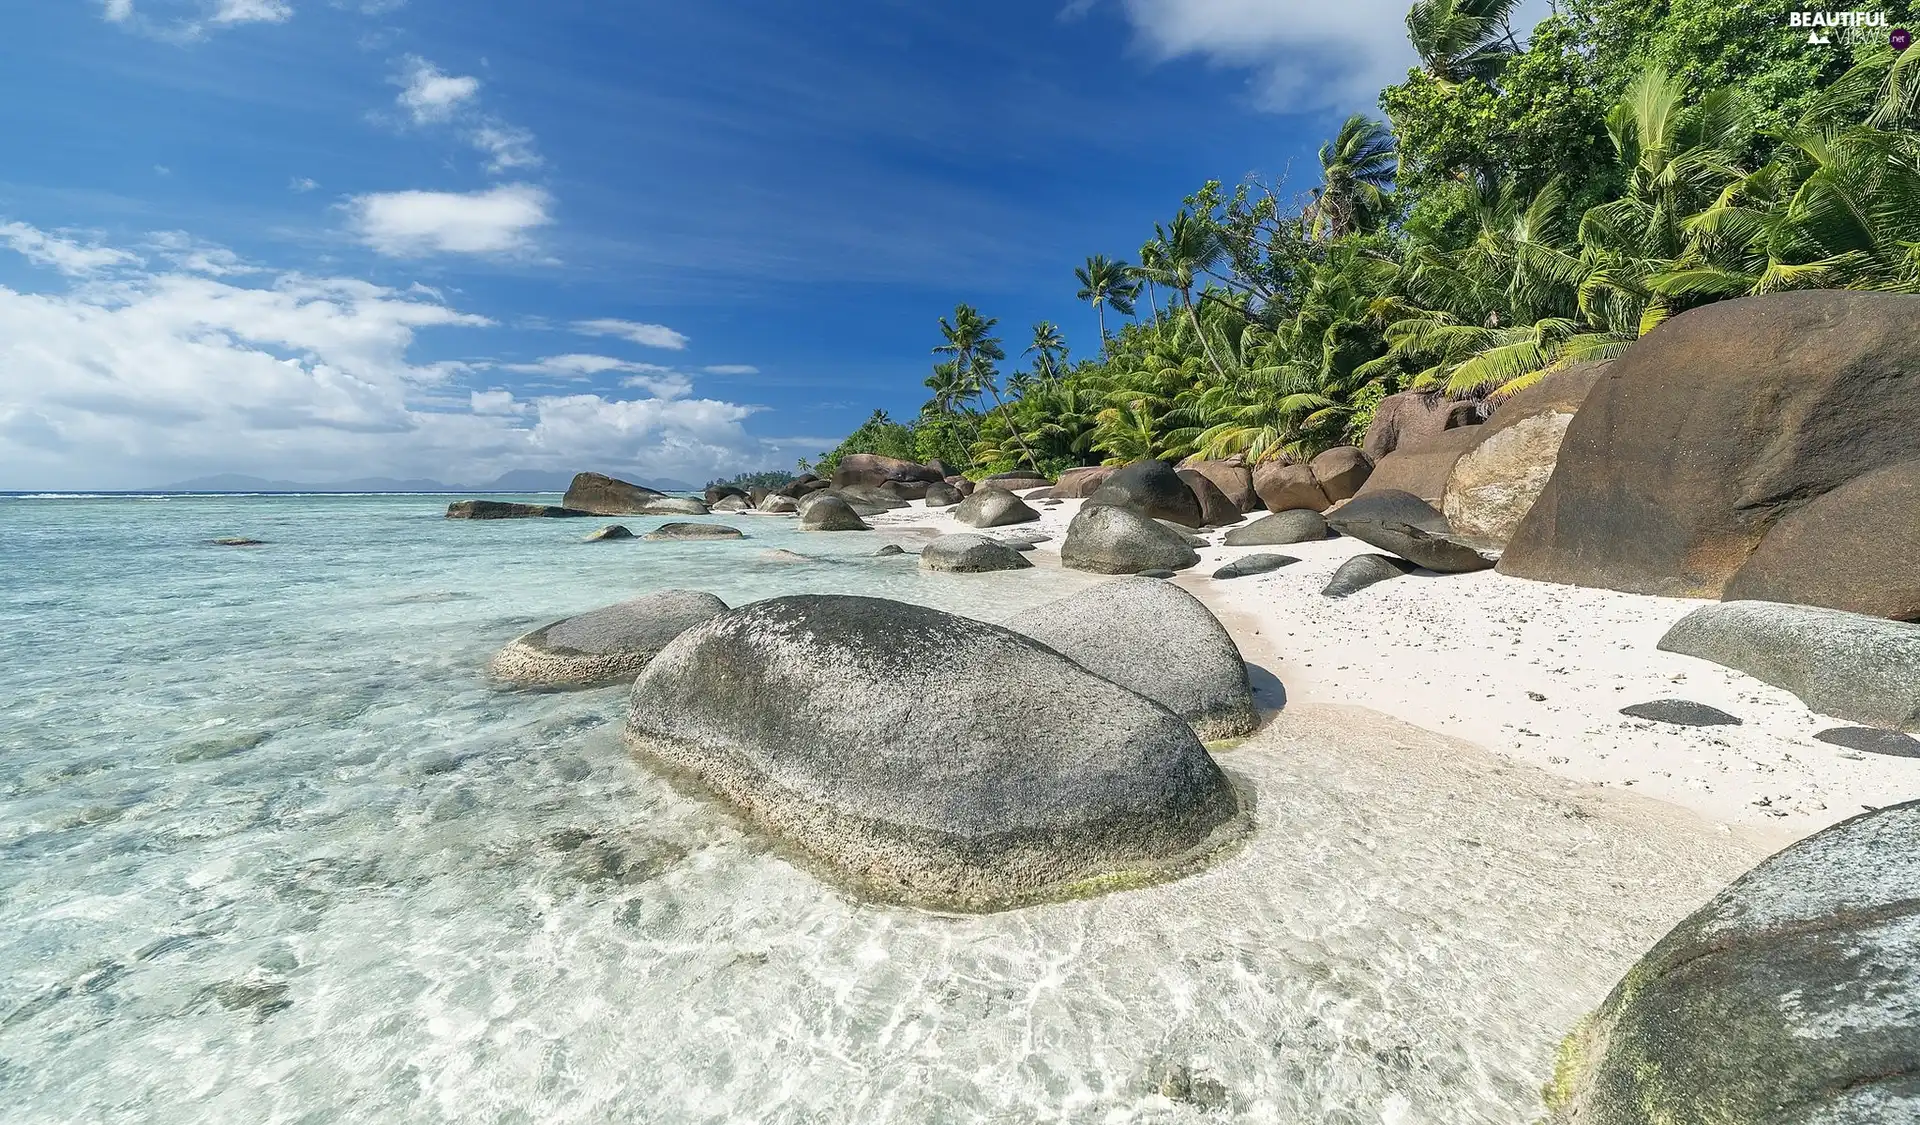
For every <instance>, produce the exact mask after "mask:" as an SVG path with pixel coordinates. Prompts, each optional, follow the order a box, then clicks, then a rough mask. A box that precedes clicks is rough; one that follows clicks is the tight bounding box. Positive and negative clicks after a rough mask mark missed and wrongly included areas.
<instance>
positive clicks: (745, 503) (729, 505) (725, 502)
mask: <svg viewBox="0 0 1920 1125" xmlns="http://www.w3.org/2000/svg"><path fill="white" fill-rule="evenodd" d="M708 506H709V507H711V508H712V509H713V510H714V511H716V512H749V511H752V510H753V502H752V501H750V500H748V499H747V498H746V497H744V496H722V497H721V498H720V502H719V503H717V504H711V505H708Z"/></svg>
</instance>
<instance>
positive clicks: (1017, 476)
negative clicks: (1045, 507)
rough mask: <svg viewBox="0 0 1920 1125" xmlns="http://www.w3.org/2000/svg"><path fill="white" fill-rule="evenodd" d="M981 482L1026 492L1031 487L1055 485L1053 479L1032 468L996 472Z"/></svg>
mask: <svg viewBox="0 0 1920 1125" xmlns="http://www.w3.org/2000/svg"><path fill="white" fill-rule="evenodd" d="M980 483H981V484H982V485H992V486H993V487H995V488H1004V489H1006V490H1007V491H1008V492H1025V491H1027V490H1029V489H1034V488H1050V487H1052V486H1053V482H1052V481H1050V480H1048V479H1047V478H1046V477H1043V476H1041V475H1040V474H1039V473H1036V472H1034V471H1033V470H1032V469H1015V470H1013V471H1011V472H1005V473H995V474H993V475H992V476H990V477H987V478H986V479H984V480H982V481H981V482H980Z"/></svg>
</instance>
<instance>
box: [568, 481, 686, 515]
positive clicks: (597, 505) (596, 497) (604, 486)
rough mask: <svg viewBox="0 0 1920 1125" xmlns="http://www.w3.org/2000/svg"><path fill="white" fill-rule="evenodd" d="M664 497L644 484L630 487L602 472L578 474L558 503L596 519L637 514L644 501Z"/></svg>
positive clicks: (625, 482) (644, 503)
mask: <svg viewBox="0 0 1920 1125" xmlns="http://www.w3.org/2000/svg"><path fill="white" fill-rule="evenodd" d="M665 495H666V493H664V492H660V491H658V490H656V489H651V488H648V487H646V486H645V485H640V484H631V483H629V482H627V481H623V480H621V479H619V478H618V477H610V476H607V475H605V474H604V473H578V474H575V476H574V478H573V483H572V484H569V485H568V486H567V495H566V497H565V498H564V499H562V500H561V501H560V506H561V507H563V508H573V509H575V510H576V511H581V512H588V513H591V514H593V515H596V516H630V515H634V514H635V513H637V512H639V511H640V509H641V508H643V507H645V506H646V505H647V502H648V501H650V500H658V499H659V498H660V497H662V496H665Z"/></svg>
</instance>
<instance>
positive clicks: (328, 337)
mask: <svg viewBox="0 0 1920 1125" xmlns="http://www.w3.org/2000/svg"><path fill="white" fill-rule="evenodd" d="M7 229H8V232H9V237H8V238H7V241H6V242H5V244H4V245H6V246H9V247H13V248H15V249H16V250H18V249H19V248H20V247H27V248H28V249H29V250H33V249H36V248H41V247H45V246H47V245H58V244H61V243H63V242H69V241H70V240H65V239H61V238H59V237H58V236H55V235H51V234H48V233H46V232H44V231H39V230H36V229H35V228H32V227H26V226H24V225H23V224H10V225H9V227H8V228H7ZM149 245H151V246H155V247H161V248H162V249H164V250H165V253H164V254H159V255H158V256H160V257H162V258H165V259H167V260H168V261H169V262H171V261H172V258H173V257H175V256H181V257H183V258H185V259H191V258H193V257H194V256H196V255H198V256H200V257H204V258H206V259H207V260H211V261H225V259H224V258H223V257H221V256H220V255H218V254H213V253H211V251H210V250H209V249H208V248H207V247H205V246H203V245H201V244H199V243H197V242H195V241H194V240H193V239H191V238H190V237H187V236H178V235H172V234H165V235H157V236H150V238H149ZM82 249H94V250H99V249H106V248H97V247H96V248H82ZM21 252H22V253H25V252H27V251H21ZM120 253H121V254H122V255H123V256H122V257H116V258H114V259H112V260H111V263H112V265H113V266H114V269H113V270H112V271H110V272H98V271H96V272H91V273H82V274H78V275H75V276H73V277H71V278H69V279H67V280H65V281H58V280H56V281H55V283H54V284H55V286H56V288H55V289H54V290H51V291H45V292H36V291H26V290H17V289H13V288H9V287H5V286H0V488H129V487H145V486H152V485H154V484H158V483H163V482H166V481H169V480H177V479H183V478H186V477H190V476H198V475H202V474H206V473H214V472H244V473H254V474H257V475H261V476H268V477H278V478H286V479H298V480H312V481H328V480H339V479H343V478H346V477H351V476H364V475H369V474H386V475H393V476H434V477H438V478H440V479H443V480H444V479H451V480H455V481H478V480H486V479H491V478H492V477H493V476H496V475H498V474H499V473H501V472H504V471H506V470H508V469H514V468H543V469H575V468H581V467H587V466H595V467H599V468H602V469H605V470H608V471H613V470H620V469H625V470H630V471H632V472H636V473H641V474H647V473H654V474H660V475H670V476H682V477H687V478H704V477H705V476H710V475H716V474H720V473H725V472H732V471H739V470H741V469H747V468H753V467H756V466H759V465H764V464H770V463H776V462H785V461H788V460H790V459H791V453H790V452H788V451H789V450H790V449H794V448H799V447H797V446H793V445H792V443H790V442H782V441H778V440H761V439H757V438H754V437H752V436H750V435H748V434H747V433H746V432H745V430H744V429H743V428H742V422H743V421H744V420H745V419H746V418H748V417H749V416H750V415H751V414H752V413H753V412H754V409H755V408H754V407H752V406H749V405H744V404H739V403H730V402H721V401H715V400H712V399H703V398H696V397H693V396H692V394H691V385H690V383H688V382H687V381H686V378H685V376H683V375H680V374H678V373H674V372H663V371H660V370H655V369H653V368H651V367H650V366H648V365H640V364H630V365H628V367H630V368H632V370H630V371H629V370H628V367H619V366H615V367H603V368H601V369H602V370H608V371H613V370H619V371H627V372H628V374H629V376H630V378H632V379H633V381H634V384H635V386H636V387H639V388H641V389H644V390H646V391H648V392H650V393H648V394H646V395H640V394H633V395H631V396H629V395H623V394H619V393H617V392H616V393H612V394H608V393H600V394H592V393H569V394H559V395H546V394H539V393H534V392H530V391H529V390H527V389H526V388H514V387H505V386H497V385H494V386H488V385H485V384H482V385H480V386H470V385H467V384H468V381H469V380H471V379H473V378H475V377H476V375H477V374H478V373H479V372H480V371H482V370H483V369H493V368H496V367H497V366H499V365H496V364H492V363H489V362H485V361H472V362H430V361H425V360H422V359H420V358H417V357H416V356H415V355H414V354H413V353H414V351H415V349H416V347H417V346H418V345H419V342H420V338H421V337H422V336H423V334H428V333H435V334H446V333H471V332H477V331H480V330H483V329H486V328H488V327H489V326H490V325H492V323H493V322H492V321H491V320H489V319H488V318H486V317H482V316H477V315H474V314H472V313H467V312H462V311H460V310H458V309H455V308H452V307H450V306H448V305H447V304H446V303H444V302H443V301H441V300H440V299H438V297H437V296H435V295H434V294H433V293H432V292H431V291H430V290H425V289H423V288H407V289H399V288H394V287H390V286H383V285H377V284H374V283H372V282H368V281H365V280H361V279H358V278H351V277H317V276H311V275H307V274H302V273H297V272H277V271H262V272H260V273H253V274H230V275H209V274H206V273H198V272H192V271H190V270H189V269H187V268H185V267H183V266H180V265H177V264H168V265H163V266H160V267H155V268H149V267H146V266H143V265H136V264H135V263H137V262H138V261H139V259H138V258H137V257H136V256H135V255H132V254H131V253H128V252H125V251H121V252H120ZM98 260H101V261H105V260H106V259H98ZM49 276H51V275H49ZM63 285H64V286H66V288H64V289H61V288H59V287H60V286H63ZM555 358H556V359H562V360H564V357H555ZM602 358H606V357H602ZM623 362H624V361H619V360H615V361H614V363H615V364H616V365H619V364H621V363H623ZM557 366H560V367H576V368H581V367H591V366H598V365H597V364H594V363H582V362H574V361H563V362H561V363H559V364H558V365H557ZM649 382H650V383H651V384H653V385H648V384H649ZM662 392H665V393H662ZM818 444H819V443H818V442H817V441H816V442H814V443H813V444H812V445H810V446H808V447H806V448H800V449H799V451H800V452H807V451H810V450H811V449H812V448H816V447H817V446H818Z"/></svg>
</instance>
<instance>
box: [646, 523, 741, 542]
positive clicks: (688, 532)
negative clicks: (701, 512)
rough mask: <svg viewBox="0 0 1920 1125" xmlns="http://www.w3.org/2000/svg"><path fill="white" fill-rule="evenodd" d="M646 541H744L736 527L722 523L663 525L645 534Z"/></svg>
mask: <svg viewBox="0 0 1920 1125" xmlns="http://www.w3.org/2000/svg"><path fill="white" fill-rule="evenodd" d="M646 537H647V538H648V539H685V540H699V539H745V538H746V535H745V533H743V532H742V531H741V530H740V529H739V528H737V527H728V526H727V525H726V524H723V523H663V524H661V525H660V526H659V527H656V528H654V529H653V530H652V531H649V532H647V536H646Z"/></svg>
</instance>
